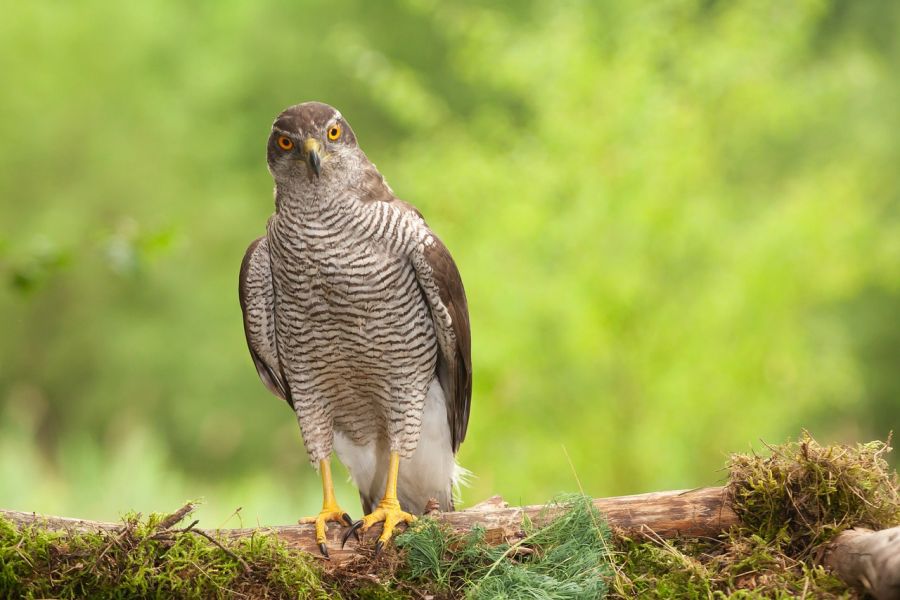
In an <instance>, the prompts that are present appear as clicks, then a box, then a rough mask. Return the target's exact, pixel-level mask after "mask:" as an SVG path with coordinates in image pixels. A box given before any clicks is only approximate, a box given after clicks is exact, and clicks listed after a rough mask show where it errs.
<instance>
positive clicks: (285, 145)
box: [278, 135, 294, 150]
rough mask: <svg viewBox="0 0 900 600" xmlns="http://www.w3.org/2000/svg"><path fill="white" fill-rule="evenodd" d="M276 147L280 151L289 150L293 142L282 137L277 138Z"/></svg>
mask: <svg viewBox="0 0 900 600" xmlns="http://www.w3.org/2000/svg"><path fill="white" fill-rule="evenodd" d="M278 147H279V148H281V149H282V150H290V149H291V148H293V147H294V140H292V139H291V138H289V137H287V136H285V135H282V136H279V137H278Z"/></svg>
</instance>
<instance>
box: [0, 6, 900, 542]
mask: <svg viewBox="0 0 900 600" xmlns="http://www.w3.org/2000/svg"><path fill="white" fill-rule="evenodd" d="M2 13H3V19H2V20H0V202H2V204H0V224H2V228H0V265H2V266H0V324H2V336H0V506H2V507H5V508H14V509H21V510H36V511H43V512H49V513H56V514H66V515H70V516H81V517H90V518H105V519H112V518H116V517H117V516H119V515H120V514H121V513H123V512H125V511H127V510H131V509H134V510H139V511H144V512H148V511H154V510H155V511H166V510H172V509H174V508H176V507H177V506H180V503H181V502H182V501H183V500H185V499H189V498H205V499H206V505H205V507H204V508H203V509H202V511H201V513H200V516H201V517H202V519H203V521H204V522H205V523H207V524H208V525H212V526H215V525H219V524H223V523H228V524H231V525H237V523H238V521H242V522H243V523H244V524H253V523H256V522H260V523H276V522H280V523H289V522H292V520H293V519H295V518H296V517H298V516H300V515H303V514H311V513H313V512H314V511H316V510H317V509H318V507H319V505H320V502H321V496H320V488H319V483H318V480H317V477H316V475H315V473H314V471H313V470H312V469H311V468H310V467H309V465H308V463H307V459H306V456H305V454H304V450H303V446H302V443H301V440H300V435H299V429H298V427H297V424H296V422H295V419H294V417H293V415H292V413H291V411H290V410H289V409H288V407H287V406H286V405H285V404H284V403H283V402H281V401H280V400H277V399H275V398H273V397H271V396H270V395H269V394H268V393H267V391H266V390H265V389H264V388H263V386H262V385H261V384H260V382H259V381H258V379H257V376H256V373H255V370H254V368H253V366H252V364H251V361H250V358H249V355H248V353H247V351H246V348H245V343H244V338H243V330H242V326H241V315H240V310H239V306H238V302H237V273H238V267H239V264H240V261H241V258H242V256H243V252H244V249H245V247H246V246H247V244H248V243H249V242H250V241H251V240H252V239H253V238H255V237H257V236H259V235H261V234H262V232H263V231H264V224H265V221H266V218H267V216H268V215H269V214H270V213H271V211H272V210H273V202H272V195H271V189H272V183H271V180H270V177H269V175H268V173H267V171H266V168H265V158H264V157H265V143H266V139H267V135H268V129H269V125H270V123H271V122H272V120H273V118H274V117H275V115H276V114H277V113H278V112H279V111H281V110H282V109H283V108H285V107H286V106H288V105H290V104H294V103H296V102H300V101H303V100H310V99H318V100H322V101H326V102H329V103H331V104H334V105H335V106H337V107H339V108H340V109H341V110H342V112H343V113H344V115H345V116H346V117H347V118H348V119H349V121H350V122H351V123H352V124H353V126H354V129H355V130H356V133H357V135H358V137H359V139H360V141H361V144H362V146H363V147H364V149H365V150H366V151H367V153H368V154H369V156H370V157H371V158H372V160H373V161H374V162H376V163H377V165H378V167H379V168H380V169H381V171H382V172H383V173H384V174H385V175H386V177H387V179H388V181H389V182H390V183H391V184H392V186H393V188H394V190H395V191H396V192H397V193H398V195H400V196H401V197H402V198H404V199H406V200H408V201H411V202H413V203H415V204H416V205H418V206H419V207H420V208H421V210H422V211H423V212H424V214H425V215H426V217H427V219H428V221H429V223H430V224H431V226H432V227H433V228H434V229H435V230H436V231H437V232H438V233H439V235H441V236H442V238H443V239H444V240H445V242H446V243H447V245H448V246H449V247H450V248H451V250H452V252H453V254H454V256H455V258H456V260H457V262H458V264H459V266H460V269H461V271H462V274H463V277H464V280H465V283H466V287H467V290H468V295H469V302H470V310H471V319H472V329H473V340H474V342H473V343H474V349H473V356H474V367H475V388H474V399H473V408H472V418H471V422H470V426H469V432H468V438H467V441H466V443H465V444H464V445H463V447H462V451H461V453H460V458H461V461H462V462H463V464H464V465H465V466H467V467H469V468H470V469H471V470H472V471H474V473H475V477H474V478H473V480H472V484H471V486H470V487H469V488H467V489H465V490H464V491H463V498H464V500H465V503H466V504H471V503H473V502H476V501H478V500H480V499H482V498H484V497H486V496H488V495H490V494H494V493H498V494H502V495H503V496H504V497H505V498H506V499H507V500H509V501H511V502H529V503H535V502H543V501H546V500H548V499H549V498H551V497H552V496H554V495H555V494H557V493H558V492H562V491H577V490H578V488H579V481H580V485H581V486H583V488H584V490H585V491H586V492H588V493H590V494H593V495H613V494H626V493H636V492H642V491H650V490H660V489H672V488H684V487H694V486H700V485H705V484H714V483H716V482H720V481H722V479H723V478H724V477H725V473H724V472H723V471H722V466H723V464H724V462H725V458H726V456H727V454H728V453H730V452H733V451H746V450H748V449H751V448H760V447H761V442H760V440H766V441H774V442H777V441H783V440H785V439H787V438H790V437H795V436H796V435H798V433H799V432H800V429H801V428H804V427H805V428H808V429H809V430H810V431H811V432H812V433H813V435H815V436H816V437H817V438H818V439H819V440H820V441H822V442H838V441H861V440H869V439H874V438H881V439H884V438H885V437H886V436H887V435H888V431H889V430H891V429H896V428H897V427H898V425H900V134H898V132H900V108H898V107H900V36H898V35H897V32H898V31H900V4H898V3H896V2H893V1H890V0H881V1H878V0H875V1H871V2H854V1H852V0H799V1H797V2H782V1H780V0H771V1H769V0H749V1H741V0H736V1H731V2H720V1H715V0H664V1H662V2H653V3H645V2H631V1H629V0H604V1H602V2H587V1H585V2H574V1H573V2H549V1H547V2H536V1H534V2H519V1H515V2H512V1H510V2H507V3H492V4H491V5H490V6H484V5H481V4H480V3H475V2H454V3H447V2H439V1H436V0H407V1H399V0H398V1H391V2H377V3H375V2H368V1H365V0H359V1H349V0H345V1H339V2H332V1H327V2H326V1H322V2H273V1H256V2H228V1H222V0H217V1H201V2H179V1H176V0H171V1H165V0H154V1H148V2H127V3H125V2H119V3H115V2H106V1H91V0H84V1H72V2H61V1H51V0H35V1H31V2H12V1H8V2H2ZM895 464H896V462H895ZM576 477H577V479H576ZM341 479H342V480H343V479H344V478H343V477H342V478H341ZM338 494H339V497H340V498H341V499H342V501H343V503H344V505H345V506H346V507H347V508H352V509H354V514H356V513H358V510H359V509H358V506H357V502H356V495H355V493H354V492H353V491H352V489H351V488H350V487H349V485H347V484H346V483H343V481H342V487H341V488H340V489H339V491H338ZM238 507H241V508H242V510H241V511H240V515H239V516H233V515H232V513H233V512H234V511H235V510H236V509H237V508H238Z"/></svg>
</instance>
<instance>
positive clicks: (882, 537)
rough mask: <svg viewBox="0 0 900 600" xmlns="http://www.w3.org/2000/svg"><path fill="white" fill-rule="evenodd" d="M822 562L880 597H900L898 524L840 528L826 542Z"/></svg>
mask: <svg viewBox="0 0 900 600" xmlns="http://www.w3.org/2000/svg"><path fill="white" fill-rule="evenodd" d="M824 563H825V565H826V566H827V567H828V568H830V569H831V570H832V571H834V573H835V574H836V575H837V576H838V577H840V578H841V579H842V580H844V581H846V582H847V583H849V584H850V585H852V586H855V587H857V588H860V589H863V590H865V591H866V592H868V593H869V594H871V595H872V596H874V597H875V598H878V599H879V600H900V527H892V528H890V529H882V530H881V531H870V530H868V529H862V528H860V529H848V530H847V531H843V532H841V533H840V534H838V536H837V537H836V538H835V539H834V541H833V542H832V543H831V544H830V545H829V547H828V550H827V551H826V554H825V560H824Z"/></svg>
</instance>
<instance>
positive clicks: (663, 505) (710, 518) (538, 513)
mask: <svg viewBox="0 0 900 600" xmlns="http://www.w3.org/2000/svg"><path fill="white" fill-rule="evenodd" d="M594 506H595V507H596V508H597V509H598V510H599V511H600V512H601V513H602V514H603V515H604V516H605V517H606V519H607V521H608V523H609V524H610V525H611V526H612V527H613V528H614V529H616V530H619V531H621V532H623V533H625V534H627V535H632V536H633V535H641V534H644V533H647V534H650V533H652V534H653V535H658V536H660V537H674V536H682V537H715V536H717V535H719V534H720V533H722V532H723V531H727V530H728V528H729V527H731V526H732V525H736V524H737V523H738V519H737V516H736V515H735V513H734V511H733V510H732V509H731V508H730V506H729V505H728V503H727V499H726V490H725V488H722V487H708V488H699V489H695V490H676V491H669V492H653V493H650V494H637V495H634V496H618V497H614V498H598V499H596V500H594ZM191 509H192V507H191V506H190V505H187V506H185V507H184V508H183V509H181V511H179V512H178V513H175V515H174V516H173V520H174V521H173V522H177V521H179V520H181V518H183V517H184V516H185V515H186V514H187V513H188V512H190V510H191ZM557 513H558V510H557V509H556V508H555V507H554V506H553V505H550V506H545V505H532V506H522V507H510V506H508V505H507V504H506V503H505V502H503V500H502V499H501V498H499V497H497V496H495V497H493V498H490V499H489V500H486V501H485V502H482V503H480V504H478V505H476V506H473V507H472V508H469V509H467V510H462V511H458V512H453V513H444V514H437V513H429V515H430V516H432V517H434V518H436V519H438V520H440V521H441V522H443V523H445V524H446V525H448V526H450V527H451V528H452V529H453V530H454V531H455V532H456V533H466V532H468V531H471V530H472V528H473V527H476V526H480V527H482V528H484V530H485V541H487V542H488V543H491V544H501V543H514V542H515V541H517V540H519V539H521V538H522V536H523V535H524V532H523V528H522V524H523V522H524V521H525V519H526V518H527V519H529V520H530V521H532V522H534V523H535V524H537V525H542V524H544V523H546V522H548V521H549V520H551V519H552V518H554V517H555V516H557ZM0 517H4V518H6V519H8V520H10V521H12V522H13V523H15V524H17V525H32V524H37V525H39V526H40V527H43V528H45V529H49V530H61V531H82V532H91V531H112V530H115V529H117V528H120V527H121V524H117V523H105V522H99V521H86V520H82V519H70V518H65V517H52V516H44V515H38V514H35V513H26V512H18V511H11V510H0ZM380 527H381V525H380V524H378V525H376V526H375V527H373V528H372V529H371V530H370V531H369V533H368V534H367V536H366V537H365V538H364V539H363V541H362V548H364V549H366V551H367V550H368V547H369V546H371V545H372V544H373V543H374V542H372V540H374V539H376V538H377V537H378V535H379V533H380ZM194 531H197V532H198V533H200V532H202V533H204V534H208V535H210V536H213V537H223V538H229V539H234V538H243V537H249V536H251V535H253V534H254V533H259V532H260V529H221V530H215V531H213V530H200V529H195V530H194ZM262 531H264V532H266V533H273V534H275V535H277V536H278V537H279V538H280V539H281V540H282V541H284V542H285V544H286V545H287V546H288V547H289V548H293V549H297V550H304V551H307V552H310V553H312V554H318V548H317V544H316V542H315V527H314V526H313V525H287V526H275V527H264V528H262ZM341 533H342V529H341V528H340V527H336V526H332V527H330V528H329V532H328V534H329V539H328V550H329V554H330V556H331V559H332V561H334V562H342V561H344V560H347V559H348V558H351V557H353V556H356V555H358V554H359V550H360V548H361V546H360V545H359V544H357V543H356V541H355V540H350V541H348V542H347V545H346V547H345V548H343V549H342V548H341V541H340V537H341ZM370 542H371V543H370Z"/></svg>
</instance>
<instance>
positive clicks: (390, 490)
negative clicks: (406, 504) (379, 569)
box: [344, 452, 416, 554]
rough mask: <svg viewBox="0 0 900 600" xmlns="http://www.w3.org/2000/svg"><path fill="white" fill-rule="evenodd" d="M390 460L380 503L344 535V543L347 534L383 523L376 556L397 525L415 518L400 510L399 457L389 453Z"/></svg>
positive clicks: (376, 545)
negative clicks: (398, 497) (398, 490)
mask: <svg viewBox="0 0 900 600" xmlns="http://www.w3.org/2000/svg"><path fill="white" fill-rule="evenodd" d="M390 460H391V462H390V464H389V466H388V479H387V487H385V490H384V497H383V498H382V499H381V502H379V503H378V506H377V507H375V510H373V511H372V512H371V513H369V514H367V515H366V516H364V517H363V518H362V520H361V521H357V522H356V523H355V524H354V525H353V529H351V530H350V531H348V532H347V533H346V534H345V535H344V540H345V541H346V539H347V537H348V536H349V534H350V533H351V532H353V531H355V530H356V529H361V530H362V531H366V530H367V529H369V527H371V526H372V525H374V524H375V523H380V522H384V529H383V530H382V532H381V536H380V537H379V538H378V542H377V543H376V544H375V553H376V554H378V552H380V551H381V549H382V548H384V545H385V544H386V543H387V542H388V540H390V539H391V536H392V535H393V533H394V528H395V527H396V526H397V525H398V524H400V523H412V522H413V521H415V520H416V517H414V516H413V515H411V514H409V513H408V512H404V511H403V510H401V508H400V501H399V500H397V473H398V472H399V471H400V455H399V454H397V453H396V452H391V459H390Z"/></svg>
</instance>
